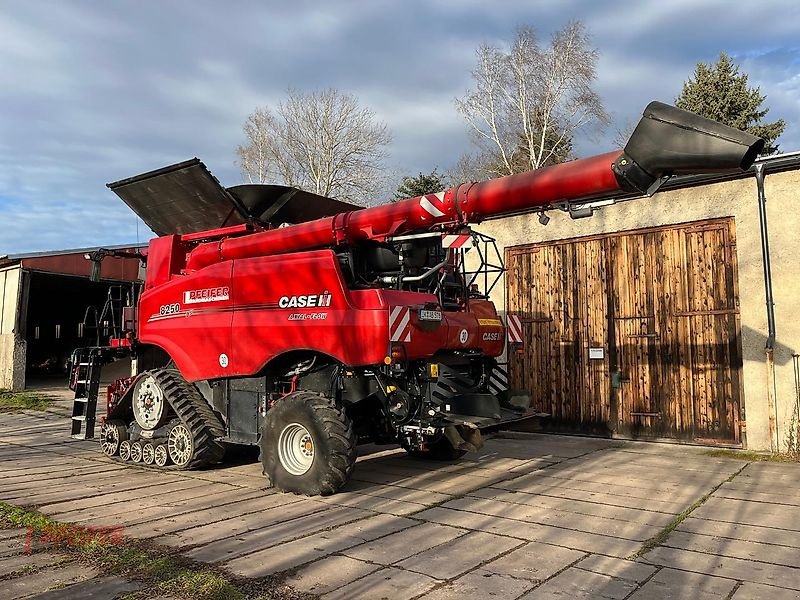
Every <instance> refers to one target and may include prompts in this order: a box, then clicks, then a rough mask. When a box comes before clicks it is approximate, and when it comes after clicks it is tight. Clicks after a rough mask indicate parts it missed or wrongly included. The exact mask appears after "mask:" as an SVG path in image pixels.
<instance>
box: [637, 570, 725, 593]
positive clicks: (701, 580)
mask: <svg viewBox="0 0 800 600" xmlns="http://www.w3.org/2000/svg"><path fill="white" fill-rule="evenodd" d="M735 586H736V581H733V580H731V579H723V578H721V577H712V576H710V575H701V574H699V573H687V572H686V571H676V570H674V569H661V570H660V571H659V572H658V573H656V574H655V575H654V576H653V577H652V578H651V579H650V580H649V581H647V583H645V584H644V585H643V586H642V587H641V588H640V589H639V590H637V591H636V593H635V594H633V596H631V600H674V599H675V598H692V600H725V599H726V598H728V595H729V594H730V593H731V592H732V591H733V588H734V587H735Z"/></svg>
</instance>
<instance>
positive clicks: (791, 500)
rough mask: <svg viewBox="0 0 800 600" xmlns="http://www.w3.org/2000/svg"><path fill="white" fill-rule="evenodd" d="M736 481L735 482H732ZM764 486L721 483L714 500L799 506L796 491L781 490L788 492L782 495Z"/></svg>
mask: <svg viewBox="0 0 800 600" xmlns="http://www.w3.org/2000/svg"><path fill="white" fill-rule="evenodd" d="M734 481H736V480H734ZM767 489H769V488H765V487H764V486H761V485H759V486H754V485H746V486H742V485H739V486H734V485H733V482H730V483H723V484H722V487H720V488H719V489H718V490H717V491H716V492H714V497H716V498H730V499H731V500H746V501H748V502H766V503H768V504H786V505H789V506H800V493H797V491H796V490H794V489H791V491H790V490H789V489H786V488H781V491H784V492H789V493H784V494H778V493H775V492H774V491H773V490H772V489H769V491H766V490H767Z"/></svg>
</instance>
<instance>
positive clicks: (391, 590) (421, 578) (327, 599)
mask: <svg viewBox="0 0 800 600" xmlns="http://www.w3.org/2000/svg"><path fill="white" fill-rule="evenodd" d="M437 583H438V581H436V580H435V579H432V578H430V577H428V576H427V575H421V574H419V573H411V572H409V571H403V570H402V569H395V568H393V567H388V568H385V569H381V570H380V571H375V572H374V573H371V574H369V575H367V576H366V577H362V578H361V579H356V580H355V581H353V582H351V583H349V584H348V585H346V586H344V587H341V588H339V589H338V590H335V591H333V592H330V593H328V594H325V595H324V596H322V598H323V600H358V599H363V600H376V599H378V598H391V599H392V600H409V599H410V598H414V597H416V596H419V595H420V594H424V593H425V592H427V591H429V590H430V589H431V588H433V587H434V586H435V585H436V584H437Z"/></svg>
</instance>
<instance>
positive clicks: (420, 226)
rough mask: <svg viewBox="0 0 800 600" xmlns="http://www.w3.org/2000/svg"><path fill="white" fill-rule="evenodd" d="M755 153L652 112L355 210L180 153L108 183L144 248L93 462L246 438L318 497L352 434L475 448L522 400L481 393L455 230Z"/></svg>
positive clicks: (200, 461)
mask: <svg viewBox="0 0 800 600" xmlns="http://www.w3.org/2000/svg"><path fill="white" fill-rule="evenodd" d="M762 147H763V141H762V140H760V139H758V138H755V137H753V136H750V135H748V134H746V133H742V132H740V131H738V130H734V129H731V128H728V127H725V126H723V125H720V124H718V123H716V122H713V121H708V120H705V119H701V118H700V117H697V116H695V115H692V114H690V113H686V112H683V111H680V110H677V109H675V108H672V107H669V106H666V105H663V104H660V103H656V102H654V103H651V104H650V105H649V106H648V107H647V109H646V110H645V113H644V117H643V118H642V119H641V121H640V122H639V124H638V126H637V128H636V130H635V131H634V133H633V135H632V136H631V139H630V141H629V142H628V144H627V145H626V147H625V149H624V150H620V151H616V152H611V153H608V154H604V155H601V156H597V157H593V158H587V159H581V160H576V161H573V162H569V163H565V164H560V165H556V166H553V167H548V168H544V169H540V170H538V171H533V172H529V173H523V174H519V175H513V176H510V177H504V178H501V179H495V180H492V181H486V182H483V183H467V184H462V185H459V186H457V187H454V188H452V189H450V190H447V191H446V192H443V193H439V194H431V195H427V196H422V197H418V198H411V199H408V200H403V201H400V202H395V203H391V204H385V205H381V206H376V207H373V208H366V209H361V210H352V209H353V208H356V207H350V206H349V205H344V204H342V203H338V202H336V201H334V200H331V199H329V198H321V197H319V196H314V195H312V194H307V193H305V192H301V191H298V190H292V189H291V188H285V187H278V186H252V185H248V186H238V187H235V188H230V189H225V188H222V187H221V186H220V185H219V183H218V182H217V181H216V179H214V178H213V177H212V176H211V175H210V173H209V172H208V171H207V170H206V169H205V167H204V166H203V165H202V163H200V162H199V161H197V160H196V159H195V160H194V161H188V162H186V163H181V164H179V165H174V166H172V167H167V168H165V169H161V170H159V171H154V172H151V173H146V174H144V175H140V176H137V177H133V178H131V179H127V180H124V181H119V182H117V183H113V184H110V185H109V187H110V188H111V189H112V190H114V192H116V193H117V194H118V195H119V196H120V197H121V198H122V199H123V200H124V201H125V202H126V203H127V204H128V206H130V207H131V208H132V209H133V210H134V211H135V212H136V213H137V214H139V216H140V217H141V218H142V219H143V220H144V221H145V222H146V223H147V224H148V225H149V226H150V227H151V228H152V229H153V230H154V231H155V232H156V234H157V235H159V237H157V238H155V239H153V240H152V241H151V242H150V244H149V248H148V249H147V251H146V263H147V270H146V277H145V283H144V289H143V291H142V293H141V295H140V297H139V298H138V303H137V309H138V310H137V324H136V327H135V331H134V332H132V334H131V335H129V338H132V342H131V344H130V348H131V352H132V355H133V356H134V358H135V363H134V364H135V365H136V367H137V372H138V374H137V375H136V376H135V377H131V378H130V379H125V380H120V381H117V382H116V383H115V384H114V385H113V386H111V387H110V388H109V393H108V407H107V414H106V417H105V420H104V423H103V426H102V429H101V436H100V437H101V446H102V449H103V452H105V453H106V454H107V455H109V456H112V457H115V458H117V459H118V460H121V461H131V462H135V463H139V462H141V463H145V464H149V465H157V466H158V467H162V468H168V469H190V468H196V467H201V466H203V465H207V464H209V463H215V462H218V461H220V460H221V458H222V456H223V453H224V448H225V445H226V444H229V443H235V444H252V445H255V444H258V445H260V447H261V457H262V462H263V466H264V472H265V474H266V475H267V476H268V477H269V479H270V481H271V483H272V484H273V485H274V486H276V487H278V488H280V489H283V490H289V491H293V492H297V493H303V494H330V493H333V492H335V491H336V490H337V489H339V488H340V487H341V486H342V485H344V484H345V482H346V481H347V480H348V478H349V477H350V474H351V473H352V471H353V467H354V464H355V459H356V444H357V443H360V442H366V441H372V442H377V443H397V444H400V445H401V446H402V447H403V448H405V449H406V450H408V451H409V452H410V453H413V454H419V455H423V456H430V457H432V458H456V457H458V456H460V455H461V454H462V453H463V452H464V451H465V450H468V449H476V448H477V447H479V446H480V443H481V441H480V440H481V435H480V432H481V431H482V430H485V429H487V428H492V427H497V426H498V425H501V424H503V423H505V422H508V421H509V420H517V419H520V418H524V417H525V416H526V414H527V412H528V406H529V404H530V400H529V398H527V397H525V396H512V395H511V394H509V393H505V394H500V395H499V397H498V396H497V395H494V394H492V393H491V392H490V383H489V382H490V379H491V376H492V373H493V370H494V369H495V368H496V367H497V363H496V358H497V357H499V356H500V355H502V354H503V352H504V349H505V345H506V335H505V333H506V332H505V327H504V325H503V322H502V321H501V318H500V316H499V315H498V313H497V310H496V309H495V307H494V305H493V304H492V303H491V302H490V301H489V300H488V299H487V297H486V293H487V291H486V290H480V291H479V290H478V289H477V286H476V285H474V284H475V283H476V280H477V279H483V278H482V277H481V278H479V277H476V275H479V274H481V273H480V270H479V271H478V272H469V271H468V270H467V269H466V267H465V263H464V256H463V255H464V247H461V248H459V246H462V244H463V245H465V246H467V245H469V244H464V242H465V241H467V242H469V241H473V240H474V241H476V242H480V243H486V242H487V241H488V242H491V240H488V239H487V238H485V237H483V236H479V235H478V234H473V233H472V232H471V231H470V230H469V227H468V225H469V224H470V223H477V222H480V221H481V220H483V219H486V218H489V217H498V216H503V215H512V214H519V213H524V212H532V211H541V210H543V209H546V208H553V207H556V208H569V207H570V206H574V205H576V204H585V203H587V202H590V201H592V200H594V199H598V198H601V197H609V196H613V195H618V194H620V193H622V192H643V193H648V194H649V193H653V192H654V191H655V190H656V189H657V187H658V186H659V185H660V184H661V183H662V182H663V181H664V180H665V179H666V178H667V177H668V176H670V175H674V174H689V173H706V172H715V171H730V170H737V169H746V168H748V167H749V166H750V164H751V163H752V162H753V160H754V159H755V157H756V156H757V155H758V153H759V152H760V150H761V148H762ZM287 221H288V222H292V223H294V224H291V225H288V226H284V225H283V224H284V223H285V222H287ZM489 245H490V246H491V243H490V244H489ZM478 252H479V249H476V250H475V253H478ZM487 268H488V267H486V265H484V274H486V273H485V271H486V269H487ZM486 279H489V278H488V277H487V278H486ZM121 343H122V344H127V343H128V342H117V345H120V344H121ZM93 352H94V351H93V350H92V349H87V351H86V352H85V353H84V357H85V358H84V359H83V362H82V364H81V365H79V366H78V367H77V368H78V369H83V371H81V370H79V371H78V372H77V378H76V379H77V381H78V382H79V383H78V389H77V390H76V397H79V396H80V397H82V398H84V401H83V405H84V406H85V405H87V404H88V403H91V402H92V400H93V399H94V401H95V402H96V394H97V385H98V382H99V375H98V374H97V364H96V362H97V361H94V360H93V359H92V356H93ZM87 371H91V373H87ZM87 398H88V402H87V400H86V399H87ZM79 405H80V404H79V403H77V402H76V407H78V406H79ZM82 410H83V409H80V408H78V409H76V418H75V420H76V421H77V422H81V421H85V422H86V430H85V431H84V435H87V436H91V431H92V428H93V423H92V422H91V420H92V415H93V412H91V410H86V412H84V413H83V414H81V411H82Z"/></svg>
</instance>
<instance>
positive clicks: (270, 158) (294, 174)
mask: <svg viewBox="0 0 800 600" xmlns="http://www.w3.org/2000/svg"><path fill="white" fill-rule="evenodd" d="M244 133H245V138H246V141H245V144H244V145H241V146H239V147H238V148H237V154H238V156H239V166H240V167H241V169H242V173H243V174H244V175H245V176H246V177H247V178H248V179H249V180H250V181H251V182H257V183H266V182H274V183H280V184H284V185H290V186H293V187H298V188H301V189H303V190H306V191H310V192H314V193H315V194H320V195H322V196H329V197H332V198H337V199H339V200H347V201H353V202H362V203H363V202H365V201H368V200H370V199H371V198H372V197H373V196H374V194H376V193H378V192H379V191H381V190H382V189H383V187H385V182H384V177H383V173H382V170H383V161H384V159H385V157H386V146H387V145H388V144H389V142H390V141H391V135H390V134H389V132H388V130H387V128H386V125H385V124H384V123H380V122H378V121H376V119H375V114H374V113H373V112H372V111H371V110H369V109H368V108H364V107H361V106H360V105H359V103H358V100H357V99H356V98H355V96H352V95H349V94H342V93H341V92H339V91H337V90H335V89H326V90H322V91H318V92H311V93H304V92H300V91H297V90H289V91H288V93H287V96H286V100H285V101H283V102H281V103H279V104H278V106H277V108H276V109H275V110H274V113H273V111H272V110H270V108H268V107H263V108H257V109H256V110H255V111H254V112H253V113H252V114H251V115H250V116H249V117H248V118H247V120H246V121H245V124H244Z"/></svg>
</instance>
